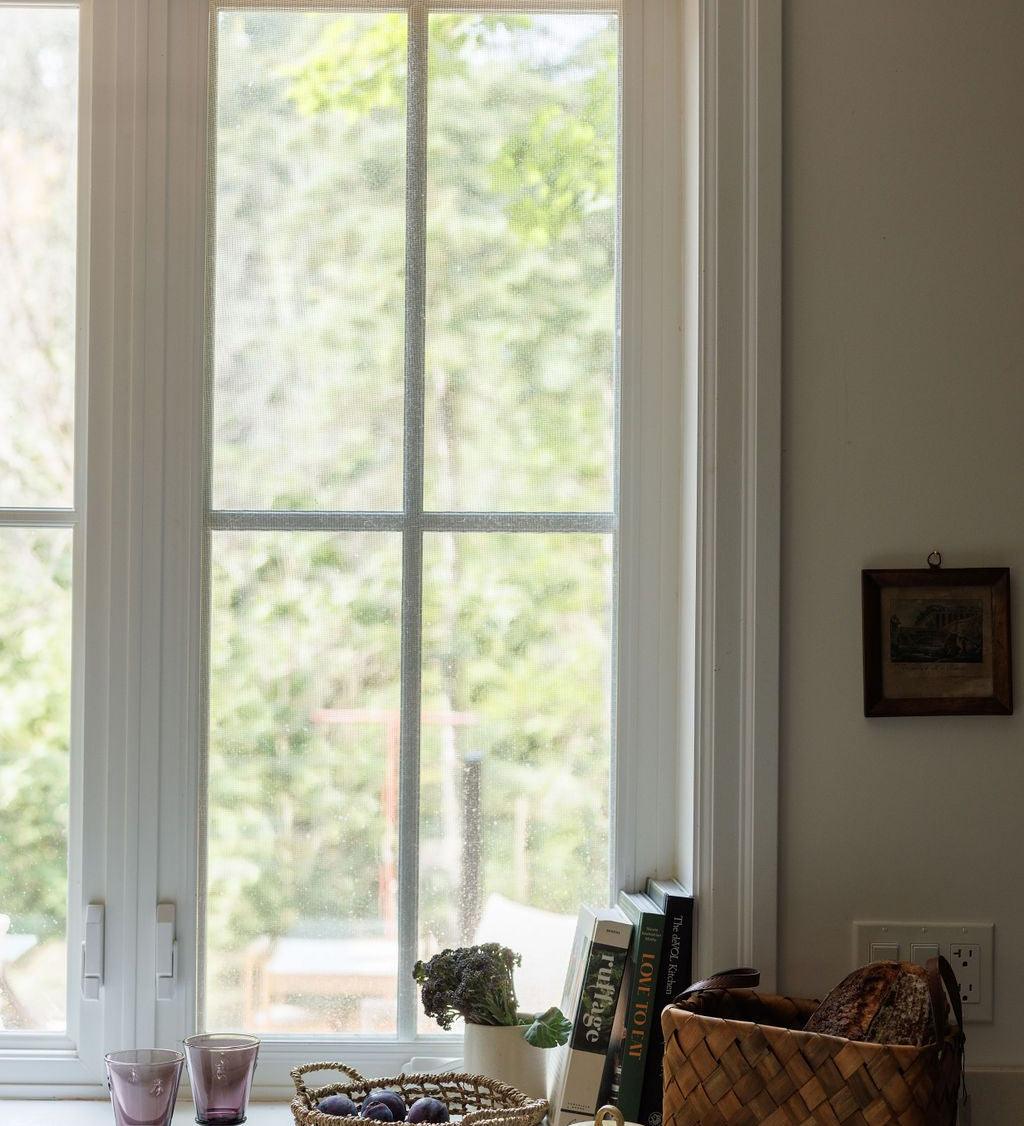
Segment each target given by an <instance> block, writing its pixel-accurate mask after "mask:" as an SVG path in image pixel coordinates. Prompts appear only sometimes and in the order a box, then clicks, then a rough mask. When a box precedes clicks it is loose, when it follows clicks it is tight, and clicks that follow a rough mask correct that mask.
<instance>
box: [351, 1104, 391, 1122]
mask: <svg viewBox="0 0 1024 1126" xmlns="http://www.w3.org/2000/svg"><path fill="white" fill-rule="evenodd" d="M359 1113H360V1114H361V1115H362V1116H363V1118H373V1119H375V1120H376V1121H377V1122H394V1120H395V1116H394V1115H393V1114H392V1113H391V1111H390V1110H389V1109H388V1106H387V1104H386V1103H370V1104H369V1105H367V1104H366V1103H363V1106H362V1109H361V1110H360V1111H359Z"/></svg>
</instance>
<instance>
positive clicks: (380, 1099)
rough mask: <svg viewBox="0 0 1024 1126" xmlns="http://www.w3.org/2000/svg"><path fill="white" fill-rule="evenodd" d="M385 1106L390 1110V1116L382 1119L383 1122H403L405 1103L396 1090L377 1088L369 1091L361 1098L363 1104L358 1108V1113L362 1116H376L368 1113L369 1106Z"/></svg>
mask: <svg viewBox="0 0 1024 1126" xmlns="http://www.w3.org/2000/svg"><path fill="white" fill-rule="evenodd" d="M374 1106H386V1107H387V1108H388V1110H389V1111H390V1112H391V1117H390V1118H385V1119H382V1121H384V1122H404V1121H405V1114H406V1105H405V1102H404V1101H403V1099H402V1096H401V1095H400V1094H398V1092H397V1091H388V1090H383V1091H382V1090H377V1091H371V1092H370V1093H369V1094H368V1095H367V1096H366V1098H365V1099H364V1100H363V1105H362V1106H361V1107H360V1108H359V1113H360V1114H361V1115H363V1117H364V1118H371V1117H376V1116H375V1115H371V1114H370V1113H369V1109H370V1107H374Z"/></svg>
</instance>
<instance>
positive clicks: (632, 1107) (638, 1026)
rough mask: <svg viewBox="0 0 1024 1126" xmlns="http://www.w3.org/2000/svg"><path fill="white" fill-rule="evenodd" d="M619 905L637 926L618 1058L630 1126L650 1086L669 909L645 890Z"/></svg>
mask: <svg viewBox="0 0 1024 1126" xmlns="http://www.w3.org/2000/svg"><path fill="white" fill-rule="evenodd" d="M619 907H620V908H621V909H622V911H623V912H624V913H625V915H626V918H627V919H629V921H630V922H631V923H632V924H633V941H632V942H631V943H630V947H629V954H628V956H627V960H626V975H627V979H628V987H627V990H628V991H627V994H626V1005H625V1011H624V1020H623V1028H622V1032H621V1039H620V1041H619V1044H618V1046H617V1054H616V1060H615V1070H616V1088H615V1089H613V1096H614V1100H615V1105H616V1106H617V1107H618V1108H619V1110H621V1111H622V1117H623V1118H625V1119H626V1121H627V1122H629V1121H632V1122H636V1121H637V1120H638V1118H637V1116H638V1114H639V1113H640V1098H641V1095H642V1094H643V1087H644V1069H645V1066H646V1063H647V1053H648V1049H649V1048H650V1045H651V1037H652V1034H653V1028H654V1024H655V1022H656V1021H657V1020H658V1019H659V1017H660V1014H661V1008H660V1006H659V1005H658V1004H656V997H655V989H656V986H657V982H658V968H659V966H660V964H661V946H662V938H663V936H664V932H665V911H664V909H663V908H661V907H659V906H658V905H657V904H656V903H655V902H654V900H653V899H651V898H650V896H648V895H645V894H644V893H643V892H642V891H637V892H629V891H620V892H619Z"/></svg>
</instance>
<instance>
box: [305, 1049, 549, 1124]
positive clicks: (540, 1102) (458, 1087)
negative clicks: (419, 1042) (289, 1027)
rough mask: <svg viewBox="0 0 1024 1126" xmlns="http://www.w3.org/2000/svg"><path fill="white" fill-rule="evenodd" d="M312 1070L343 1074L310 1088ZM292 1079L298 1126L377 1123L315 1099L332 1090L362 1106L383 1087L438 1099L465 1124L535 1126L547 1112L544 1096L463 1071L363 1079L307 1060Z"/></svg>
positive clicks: (332, 1065) (337, 1067)
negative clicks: (330, 1109) (326, 1108)
mask: <svg viewBox="0 0 1024 1126" xmlns="http://www.w3.org/2000/svg"><path fill="white" fill-rule="evenodd" d="M311 1071H340V1072H341V1073H342V1075H343V1076H344V1079H343V1080H342V1081H341V1082H336V1083H328V1084H327V1085H326V1086H322V1087H307V1086H306V1083H305V1080H304V1079H303V1076H304V1075H306V1074H308V1073H309V1072H311ZM292 1081H293V1082H294V1083H295V1092H296V1094H295V1098H294V1099H292V1104H291V1106H292V1117H293V1118H294V1119H295V1123H296V1126H373V1124H372V1120H370V1119H366V1118H356V1117H349V1116H341V1115H337V1114H324V1112H323V1111H322V1110H317V1108H316V1104H317V1103H318V1102H319V1101H320V1100H321V1099H325V1098H326V1097H327V1096H328V1095H348V1097H349V1098H350V1099H351V1100H352V1101H353V1102H354V1103H355V1104H356V1105H357V1106H358V1105H359V1104H360V1103H361V1102H362V1101H363V1099H365V1098H366V1096H367V1095H368V1094H369V1093H370V1092H371V1091H376V1090H379V1089H381V1088H385V1087H386V1088H387V1089H388V1090H390V1091H397V1092H398V1094H400V1095H401V1096H402V1098H403V1099H404V1100H405V1101H406V1103H407V1104H408V1103H412V1102H415V1101H416V1099H421V1098H424V1097H430V1098H434V1099H440V1100H441V1101H442V1102H443V1103H444V1104H445V1106H447V1107H448V1113H449V1114H451V1115H452V1116H453V1117H454V1116H455V1115H459V1116H460V1117H461V1119H462V1123H463V1126H475V1124H477V1123H479V1124H480V1126H485V1124H486V1126H537V1123H538V1122H540V1120H541V1119H542V1118H543V1117H544V1115H545V1114H547V1112H548V1104H547V1100H546V1099H531V1098H530V1097H529V1095H524V1094H523V1093H522V1091H517V1090H516V1089H515V1087H509V1086H508V1084H507V1083H498V1082H497V1081H496V1080H494V1079H487V1078H486V1077H485V1076H483V1075H467V1074H466V1073H465V1072H461V1071H444V1072H440V1073H439V1074H416V1075H385V1076H382V1077H381V1078H379V1079H365V1078H364V1077H363V1076H362V1075H360V1074H359V1072H358V1071H354V1070H353V1069H352V1068H351V1067H348V1066H347V1065H345V1064H343V1063H307V1064H303V1065H302V1067H297V1068H295V1069H294V1070H293V1071H292Z"/></svg>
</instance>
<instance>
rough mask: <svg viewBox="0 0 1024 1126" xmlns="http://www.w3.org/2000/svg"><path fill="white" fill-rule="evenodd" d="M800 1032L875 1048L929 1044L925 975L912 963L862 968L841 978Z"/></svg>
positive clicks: (931, 1039) (931, 1024)
mask: <svg viewBox="0 0 1024 1126" xmlns="http://www.w3.org/2000/svg"><path fill="white" fill-rule="evenodd" d="M804 1027H805V1031H807V1032H819V1033H822V1034H823V1035H825V1036H843V1037H845V1038H846V1039H847V1040H869V1041H871V1042H872V1043H875V1044H913V1045H914V1046H915V1047H922V1046H923V1045H925V1044H931V1043H933V1042H934V1040H935V1023H934V1020H933V1019H932V1006H931V998H930V996H929V993H928V981H927V978H926V976H925V972H924V969H923V968H922V967H921V966H916V965H914V964H913V963H912V962H870V963H869V964H868V965H866V966H861V968H860V969H859V970H854V971H853V973H852V974H848V975H847V976H846V977H844V978H843V980H842V981H841V982H840V983H839V984H838V985H837V986H836V987H835V989H833V990H832V992H831V993H829V995H828V996H827V997H826V998H825V1000H824V1001H822V1003H821V1005H820V1006H819V1007H818V1009H817V1010H816V1011H815V1012H814V1014H813V1015H812V1016H811V1019H810V1020H809V1021H808V1022H807V1024H806V1025H805V1026H804Z"/></svg>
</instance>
